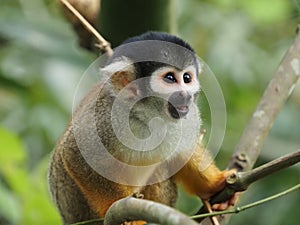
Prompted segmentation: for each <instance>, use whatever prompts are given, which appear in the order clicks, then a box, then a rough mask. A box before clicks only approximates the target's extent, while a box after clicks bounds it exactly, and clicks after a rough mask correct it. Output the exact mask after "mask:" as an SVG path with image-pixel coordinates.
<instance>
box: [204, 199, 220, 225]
mask: <svg viewBox="0 0 300 225" xmlns="http://www.w3.org/2000/svg"><path fill="white" fill-rule="evenodd" d="M201 200H202V203H203V205H204V206H205V208H206V210H207V212H209V213H212V212H213V211H212V209H211V206H210V203H209V201H207V200H204V199H201ZM209 218H210V221H211V223H212V224H213V225H220V223H219V221H218V219H217V217H215V216H210V217H209Z"/></svg>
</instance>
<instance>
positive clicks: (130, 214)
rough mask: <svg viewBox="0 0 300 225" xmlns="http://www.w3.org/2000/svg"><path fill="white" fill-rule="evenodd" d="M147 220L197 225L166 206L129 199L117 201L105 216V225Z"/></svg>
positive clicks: (176, 224) (166, 223) (159, 222)
mask: <svg viewBox="0 0 300 225" xmlns="http://www.w3.org/2000/svg"><path fill="white" fill-rule="evenodd" d="M134 220H145V221H147V222H148V223H155V224H163V225H185V224H186V225H197V224H198V223H197V222H195V221H194V220H192V219H190V218H189V217H187V216H186V215H184V214H183V213H181V212H179V211H177V210H175V209H173V208H171V207H168V206H166V205H163V204H160V203H157V202H152V201H149V200H145V199H136V198H133V197H127V198H124V199H121V200H119V201H116V202H115V203H114V204H112V206H111V207H110V208H109V210H108V211H107V213H106V215H105V219H104V225H115V224H122V223H124V221H134Z"/></svg>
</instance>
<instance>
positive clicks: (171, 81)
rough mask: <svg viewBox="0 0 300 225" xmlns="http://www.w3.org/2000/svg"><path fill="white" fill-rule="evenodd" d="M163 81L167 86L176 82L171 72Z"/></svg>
mask: <svg viewBox="0 0 300 225" xmlns="http://www.w3.org/2000/svg"><path fill="white" fill-rule="evenodd" d="M163 80H164V81H165V82H167V83H169V84H172V83H176V82H177V80H176V78H175V74H174V73H172V72H168V73H167V74H166V75H165V76H164V78H163Z"/></svg>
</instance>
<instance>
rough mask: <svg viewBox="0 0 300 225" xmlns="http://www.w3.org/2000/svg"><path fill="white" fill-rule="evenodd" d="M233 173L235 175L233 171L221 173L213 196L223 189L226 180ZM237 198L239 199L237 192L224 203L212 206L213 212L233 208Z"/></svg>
mask: <svg viewBox="0 0 300 225" xmlns="http://www.w3.org/2000/svg"><path fill="white" fill-rule="evenodd" d="M234 173H236V170H235V169H232V170H223V171H221V174H222V178H221V179H220V180H219V183H218V185H217V186H216V192H215V193H214V194H213V195H215V194H216V193H218V192H220V191H222V190H223V189H224V188H225V186H226V179H227V178H228V177H230V176H231V175H232V174H234ZM210 197H211V196H210ZM238 198H239V192H236V193H234V194H233V195H232V196H230V198H229V199H228V200H226V201H225V202H221V203H216V204H214V205H212V209H213V210H215V211H222V210H226V209H227V208H228V207H230V206H234V205H235V204H236V202H237V201H238Z"/></svg>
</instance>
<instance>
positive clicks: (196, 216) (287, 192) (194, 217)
mask: <svg viewBox="0 0 300 225" xmlns="http://www.w3.org/2000/svg"><path fill="white" fill-rule="evenodd" d="M297 189H300V184H297V185H295V186H294V187H291V188H289V189H287V190H285V191H282V192H280V193H278V194H275V195H272V196H270V197H267V198H264V199H261V200H259V201H256V202H253V203H250V204H247V205H244V206H240V207H234V208H233V209H229V210H224V211H220V212H212V213H203V214H200V215H195V216H191V217H190V218H191V219H200V218H206V217H211V216H218V215H224V214H234V213H239V212H242V211H244V210H247V209H250V208H253V207H255V206H258V205H261V204H264V203H267V202H269V201H272V200H275V199H277V198H280V197H282V196H284V195H287V194H289V193H291V192H293V191H296V190H297Z"/></svg>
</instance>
